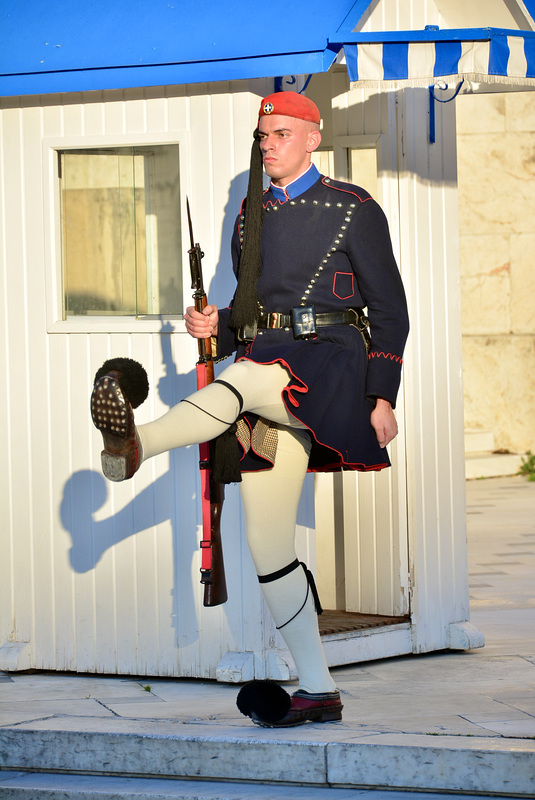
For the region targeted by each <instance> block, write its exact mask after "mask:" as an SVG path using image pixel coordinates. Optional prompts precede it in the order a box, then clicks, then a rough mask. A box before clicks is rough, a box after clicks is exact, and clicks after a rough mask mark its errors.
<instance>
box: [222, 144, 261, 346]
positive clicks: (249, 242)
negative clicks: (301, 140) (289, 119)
mask: <svg viewBox="0 0 535 800" xmlns="http://www.w3.org/2000/svg"><path fill="white" fill-rule="evenodd" d="M263 174H264V171H263V167H262V152H261V150H260V137H259V134H258V128H257V129H256V130H255V132H254V142H253V146H252V148H251V164H250V167H249V184H248V187H247V197H246V199H245V224H244V228H243V244H242V250H241V256H240V263H239V265H238V286H237V288H236V294H235V295H234V303H233V304H232V313H231V315H230V320H229V324H230V327H231V328H234V329H235V330H239V329H240V328H241V327H243V326H244V325H252V324H253V323H254V322H256V319H257V316H258V297H257V293H256V284H257V281H258V277H259V275H260V272H261V270H262V259H261V256H260V243H261V237H262V224H263V222H264V204H263V195H264V184H263Z"/></svg>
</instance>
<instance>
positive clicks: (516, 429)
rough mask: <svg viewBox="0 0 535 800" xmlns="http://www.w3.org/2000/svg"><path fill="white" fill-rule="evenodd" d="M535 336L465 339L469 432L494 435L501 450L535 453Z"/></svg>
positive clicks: (464, 377)
mask: <svg viewBox="0 0 535 800" xmlns="http://www.w3.org/2000/svg"><path fill="white" fill-rule="evenodd" d="M534 365H535V335H533V336H464V337H463V384H464V411H465V414H464V418H465V427H467V428H481V429H483V430H492V431H493V432H494V441H495V445H496V449H507V450H509V451H510V452H512V453H525V452H526V451H527V450H532V451H533V450H535V369H534Z"/></svg>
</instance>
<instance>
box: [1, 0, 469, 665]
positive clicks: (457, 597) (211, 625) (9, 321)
mask: <svg viewBox="0 0 535 800" xmlns="http://www.w3.org/2000/svg"><path fill="white" fill-rule="evenodd" d="M432 5H433V4H431V3H430V2H429V3H427V2H424V0H422V2H421V3H412V4H411V8H412V9H413V12H414V13H413V14H412V17H411V20H410V21H412V22H413V23H415V24H417V25H420V23H421V25H420V27H421V26H422V25H423V24H430V23H434V22H437V19H435V16H436V13H435V16H433V14H431V16H429V18H426V19H425V21H423V17H424V16H426V14H427V11H428V10H429V9H431V6H432ZM380 6H384V7H385V8H386V4H380ZM428 7H429V8H428ZM389 8H390V9H391V10H392V9H393V10H394V11H395V15H396V22H395V25H393V24H392V20H390V19H386V18H385V19H381V20H380V23H379V24H381V25H383V26H384V27H386V28H388V27H390V28H392V27H396V26H398V27H409V25H408V24H407V20H406V19H405V16H406V15H405V12H404V8H406V6H405V5H404V4H394V6H392V5H391V6H389ZM394 11H393V12H392V13H394ZM416 12H417V13H416ZM418 15H420V16H418ZM420 17H422V19H420ZM370 24H371V23H370ZM374 29H377V28H374ZM329 80H331V77H330V76H329ZM332 81H333V94H332V97H333V98H334V99H333V113H332V119H331V120H327V124H329V125H332V127H333V132H334V133H335V135H336V136H348V135H355V134H359V135H371V134H377V133H381V134H383V136H384V137H385V138H384V144H383V155H382V173H381V176H380V185H381V192H382V197H380V198H379V199H380V200H382V203H383V205H384V207H385V210H386V211H387V215H388V218H389V222H390V226H391V232H392V234H393V239H394V246H395V249H396V253H397V255H398V258H399V262H400V266H401V270H402V274H403V279H404V282H405V287H406V290H407V294H408V299H409V306H410V312H411V319H412V330H411V335H410V338H409V343H408V347H407V352H406V358H405V368H404V378H403V385H404V388H403V391H402V393H401V397H400V402H399V405H398V412H397V413H398V420H399V422H400V428H401V433H400V437H399V439H398V443H397V444H396V445H395V446H394V447H393V448H392V460H393V464H394V469H393V470H392V471H389V472H388V473H384V475H381V476H364V477H363V479H362V480H361V482H360V485H359V487H358V488H357V485H356V484H355V483H354V476H344V477H343V478H340V481H341V482H342V483H343V484H344V497H345V500H344V501H343V503H342V508H343V516H344V520H345V522H344V524H345V526H346V527H347V528H348V529H349V528H354V527H355V522H356V521H357V518H358V521H359V522H360V523H361V531H360V534H359V536H360V538H354V539H352V540H351V542H352V547H353V548H354V550H353V553H352V555H351V559H350V561H348V564H347V565H346V567H345V569H346V570H353V564H352V563H351V560H352V559H353V558H355V559H356V560H357V561H359V564H361V567H360V573H359V582H358V584H357V585H356V588H355V591H354V597H353V599H352V603H353V604H354V605H353V607H354V608H359V609H360V610H375V611H376V612H379V613H398V612H399V613H404V612H405V611H406V610H407V608H408V596H409V590H410V586H409V575H410V576H411V582H412V602H411V606H410V610H411V615H412V620H411V623H412V624H411V625H410V631H409V640H408V641H407V640H406V637H405V638H403V641H402V642H398V643H397V644H396V646H395V647H392V648H390V650H388V651H384V653H383V654H384V655H392V654H394V652H408V651H410V650H411V649H412V650H415V651H423V650H430V649H436V648H442V647H445V646H466V637H465V638H464V639H463V636H462V635H461V633H462V631H465V630H466V626H465V627H464V628H463V625H464V623H465V622H466V620H467V619H468V590H467V575H466V542H465V528H464V480H463V478H464V472H463V469H464V467H463V435H462V429H463V424H462V393H461V351H460V331H459V286H458V253H457V247H458V245H457V220H456V175H455V160H456V156H455V150H454V148H455V129H454V126H455V115H454V108H453V106H450V107H448V106H441V107H440V108H438V109H437V144H436V145H433V146H429V144H428V140H427V135H428V128H427V123H428V106H427V93H426V92H425V91H423V90H414V91H413V90H408V91H405V92H400V93H397V94H395V95H390V96H389V97H378V96H375V97H373V96H372V95H371V94H370V93H368V94H367V95H363V94H362V93H361V91H360V90H357V89H351V90H348V86H347V84H346V76H345V73H343V72H342V73H338V72H335V73H334V74H333V76H332ZM271 90H272V82H271V81H265V82H255V83H251V85H250V86H249V85H248V84H247V82H239V83H234V84H213V85H197V86H193V87H167V88H164V89H162V88H155V89H146V90H141V89H140V90H128V91H116V92H106V93H90V94H85V95H65V96H59V95H58V96H52V97H47V98H39V97H29V98H24V99H22V100H21V101H19V100H17V99H16V98H15V99H6V100H4V101H2V105H1V106H0V110H1V114H0V126H1V128H0V148H1V149H0V172H1V176H2V179H1V181H0V191H1V195H0V241H1V243H2V245H1V250H0V276H1V285H2V303H3V314H2V321H1V323H0V324H1V326H2V337H1V347H0V374H2V375H4V376H5V379H4V383H3V386H2V389H1V390H0V432H1V434H2V440H3V447H2V449H1V451H0V507H1V509H2V519H3V523H2V526H0V547H1V550H2V558H1V559H0V668H3V669H9V668H12V669H23V668H26V667H35V668H42V669H57V670H79V671H96V672H110V673H113V672H118V673H130V674H143V675H149V674H153V675H177V676H179V675H180V676H198V677H220V678H222V679H228V680H232V679H246V678H248V677H253V675H256V677H263V676H266V675H268V676H269V677H273V678H277V677H287V676H288V669H287V667H286V665H285V664H284V663H283V662H282V661H281V660H280V659H279V656H278V648H279V647H280V645H281V640H280V637H279V636H278V634H276V633H275V631H274V629H273V624H272V622H271V620H270V618H269V617H268V615H267V614H266V612H265V609H264V606H263V604H262V601H261V596H260V592H259V588H258V584H257V581H256V577H255V575H254V569H253V567H252V564H251V562H250V559H249V555H248V553H247V551H246V548H245V546H244V542H243V531H242V524H241V512H240V506H239V499H238V491H237V489H236V487H231V488H229V489H228V490H227V499H226V507H225V513H224V516H223V539H224V548H225V558H226V560H227V565H228V572H229V575H230V576H231V580H230V582H229V595H230V597H229V601H228V603H227V604H226V605H225V606H222V607H219V608H217V609H204V608H203V607H202V589H201V586H200V584H199V581H198V577H199V566H200V564H199V547H198V540H199V538H200V503H199V497H198V491H199V486H198V479H197V452H196V448H190V449H188V450H183V451H180V452H174V453H172V454H166V455H162V456H160V457H158V458H156V459H153V460H152V461H151V462H150V463H147V464H145V465H143V467H142V469H141V470H140V471H139V472H138V473H137V475H136V476H135V478H134V479H133V480H132V481H130V482H126V483H124V484H111V483H109V482H106V481H105V480H104V478H103V477H102V476H101V474H100V468H99V462H100V458H99V453H100V448H101V442H100V437H99V435H98V434H97V432H96V431H95V430H94V428H93V426H92V424H91V421H90V417H89V394H90V388H91V384H92V378H93V375H94V372H95V370H96V369H97V368H98V367H99V366H100V364H101V363H102V361H104V360H105V359H106V358H107V357H109V356H111V355H119V354H121V355H129V356H132V357H135V358H136V359H138V360H139V361H141V362H142V363H143V364H144V365H145V367H146V369H147V371H148V374H149V377H150V380H151V393H150V396H149V400H147V401H146V403H145V404H144V405H143V406H142V407H141V408H140V409H139V411H138V412H137V418H138V420H139V422H146V421H148V420H150V419H152V418H154V417H155V416H158V415H159V414H161V413H164V412H165V411H166V409H167V407H168V406H169V405H170V404H173V403H174V402H176V401H177V400H178V399H179V398H180V397H183V396H184V395H185V394H187V393H188V392H190V391H192V390H193V389H194V383H195V379H194V374H193V365H194V362H195V360H196V353H195V344H194V342H192V341H191V340H190V338H189V337H188V336H187V334H186V333H185V331H184V328H183V324H182V322H181V321H180V320H178V319H172V320H169V321H167V322H166V323H165V326H164V327H162V324H161V323H160V322H155V321H152V322H148V321H140V320H135V321H132V320H113V321H111V322H110V320H109V319H103V320H99V319H98V318H92V319H82V318H80V319H71V320H69V321H67V322H61V321H59V317H58V307H59V297H60V294H61V284H60V263H59V250H58V238H57V230H58V229H59V225H58V219H57V194H56V184H55V176H54V152H55V149H56V148H61V147H76V146H80V147H82V146H83V147H88V146H91V145H92V144H93V145H95V146H97V145H104V144H106V143H108V144H113V145H121V144H123V143H125V144H127V143H134V142H136V143H140V144H146V143H149V142H153V143H158V142H161V141H165V142H169V141H178V142H179V145H180V153H181V170H182V190H183V192H184V190H185V191H186V192H187V194H188V196H189V199H190V204H191V208H192V214H193V220H194V225H195V237H196V239H198V240H199V241H200V242H201V244H202V247H203V249H204V251H205V252H206V258H205V259H204V267H205V271H206V275H205V279H206V283H207V285H208V286H209V299H210V300H211V301H213V302H216V303H226V302H227V301H228V299H229V296H230V294H231V291H232V279H231V277H230V269H229V266H230V259H229V254H228V242H229V240H230V234H231V230H232V225H233V222H234V216H235V213H236V210H237V208H238V206H239V202H240V200H241V198H242V197H243V195H244V194H245V191H246V178H247V175H246V173H247V170H248V164H249V151H250V143H251V131H252V129H253V127H254V124H255V123H256V114H257V110H258V102H259V98H260V97H261V96H263V95H264V94H266V93H268V92H270V91H271ZM183 222H184V220H183ZM184 255H185V259H184V264H183V268H184V272H185V280H184V283H185V287H186V289H187V286H188V269H187V258H186V254H184ZM185 296H186V297H187V291H186V292H185ZM352 481H353V482H352ZM333 498H334V494H333V492H332V490H331V494H330V499H328V500H325V504H324V505H323V506H322V505H321V504H318V503H317V509H316V511H317V514H318V527H319V526H320V522H321V517H322V514H323V517H324V518H325V516H326V515H325V509H330V508H331V507H332V508H334V506H330V505H329V503H331V501H332V502H334V500H333ZM312 505H313V497H312V484H311V483H310V481H308V482H307V489H306V492H305V498H304V501H303V504H302V511H301V514H300V520H299V523H300V524H299V539H300V542H301V547H302V550H303V555H305V557H306V558H307V560H308V562H309V565H310V566H311V567H314V560H315V541H314V535H313V528H314V522H313V520H312V516H313V513H312ZM377 509H379V512H378V513H376V512H377ZM328 514H330V511H328V512H327V516H328ZM329 524H330V523H329ZM366 525H367V526H369V529H370V530H371V531H372V532H373V535H372V537H371V538H366V534H365V531H364V530H363V528H364V527H365V526H366ZM378 532H379V533H378ZM370 563H371V564H372V567H373V568H372V569H371V570H370V569H369V566H366V565H369V564H370ZM389 609H390V610H389ZM458 621H459V622H460V623H461V628H459V627H458V626H457V627H456V626H455V623H456V622H458ZM461 629H462V631H461V633H459V630H461ZM468 638H470V637H469V636H468ZM472 642H473V640H472ZM463 643H464V644H463ZM327 650H328V657H329V658H330V660H331V661H332V663H336V661H337V659H339V656H338V655H337V654H336V653H335V652H334V650H333V648H332V647H330V648H329V647H328V648H327ZM228 654H231V655H228ZM232 654H236V655H235V656H233V655H232ZM264 654H267V655H266V658H265V659H264V660H262V656H263V655H264ZM361 656H362V657H363V658H364V657H368V658H369V657H377V651H375V653H374V652H371V651H369V650H368V651H366V652H364V650H363V651H362V653H361ZM285 670H286V672H285Z"/></svg>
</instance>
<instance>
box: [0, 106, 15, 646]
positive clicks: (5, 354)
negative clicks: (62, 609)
mask: <svg viewBox="0 0 535 800" xmlns="http://www.w3.org/2000/svg"><path fill="white" fill-rule="evenodd" d="M11 103H13V101H11ZM10 105H11V104H6V109H5V111H4V113H3V114H2V115H0V174H1V175H2V176H3V179H2V180H0V282H1V283H0V286H1V298H2V300H1V303H2V315H1V322H0V325H1V331H2V335H1V336H0V370H1V374H2V375H4V376H7V375H9V374H10V366H11V357H12V356H11V351H10V342H11V339H10V329H9V314H8V309H9V302H10V297H9V294H8V290H9V283H8V270H7V266H8V263H9V261H10V253H9V248H8V237H7V225H8V218H7V207H8V204H11V198H10V193H9V188H8V185H7V180H6V176H7V174H8V161H9V160H10V159H11V153H10V152H9V150H8V148H7V146H6V140H7V136H8V132H9V131H10V130H13V123H12V121H11V120H12V119H13V110H12V108H11V107H10ZM10 422H11V397H10V394H9V392H8V390H7V380H4V381H3V388H2V391H0V425H1V426H2V433H3V436H2V439H3V446H2V459H1V461H0V506H1V508H2V518H3V525H2V530H3V533H2V551H3V558H2V559H0V608H1V609H3V613H2V615H1V616H0V643H2V642H5V641H9V640H10V639H11V638H12V634H13V627H14V614H15V596H14V583H13V581H14V571H15V569H14V560H15V552H14V546H15V543H14V541H13V539H14V508H13V482H12V470H11V465H12V461H13V433H12V430H11V425H10Z"/></svg>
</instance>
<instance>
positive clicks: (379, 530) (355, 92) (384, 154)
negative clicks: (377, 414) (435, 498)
mask: <svg viewBox="0 0 535 800" xmlns="http://www.w3.org/2000/svg"><path fill="white" fill-rule="evenodd" d="M332 77H333V85H332V88H331V96H332V98H333V101H332V103H333V123H332V131H333V137H346V136H357V135H367V136H370V135H373V136H375V137H379V136H380V135H381V137H382V138H381V140H380V153H379V163H378V186H379V189H380V196H379V197H378V198H377V199H378V200H379V202H380V203H381V205H382V206H383V208H384V210H385V213H386V215H387V217H388V219H389V224H390V227H391V230H392V239H393V244H394V249H395V251H396V253H397V255H398V257H399V241H398V224H397V223H398V202H399V197H398V191H397V182H398V169H397V141H396V124H395V122H396V120H395V105H394V103H393V99H392V96H389V95H384V94H383V95H382V94H378V93H376V92H373V91H370V90H363V89H352V90H351V91H346V88H347V87H346V84H345V79H346V76H345V75H344V74H340V73H333V76H332ZM335 142H336V138H335ZM334 177H341V176H338V175H335V176H334ZM365 188H366V187H365ZM401 408H403V406H402V403H401ZM398 416H399V410H398ZM400 428H401V430H403V425H402V424H401V423H400ZM392 450H393V453H395V456H394V455H393V462H394V466H393V469H392V470H385V471H383V472H382V473H378V474H357V473H350V472H347V473H343V475H341V476H330V477H329V476H321V477H318V478H317V484H316V487H317V488H316V515H317V518H316V527H317V531H318V547H320V548H321V555H320V556H319V557H318V562H319V565H320V567H319V572H318V585H319V587H320V591H321V593H322V597H324V598H325V605H327V604H331V605H329V607H334V608H345V609H346V610H348V611H355V612H360V613H370V614H386V615H398V616H402V615H404V614H406V613H407V612H408V554H407V522H406V498H405V493H404V485H405V483H404V475H403V472H404V465H403V463H401V470H400V463H399V459H400V455H398V453H399V454H402V451H403V444H400V445H398V446H394V447H393V448H392ZM402 461H403V458H402V456H401V462H402ZM400 472H401V474H400ZM334 604H335V605H334Z"/></svg>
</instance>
